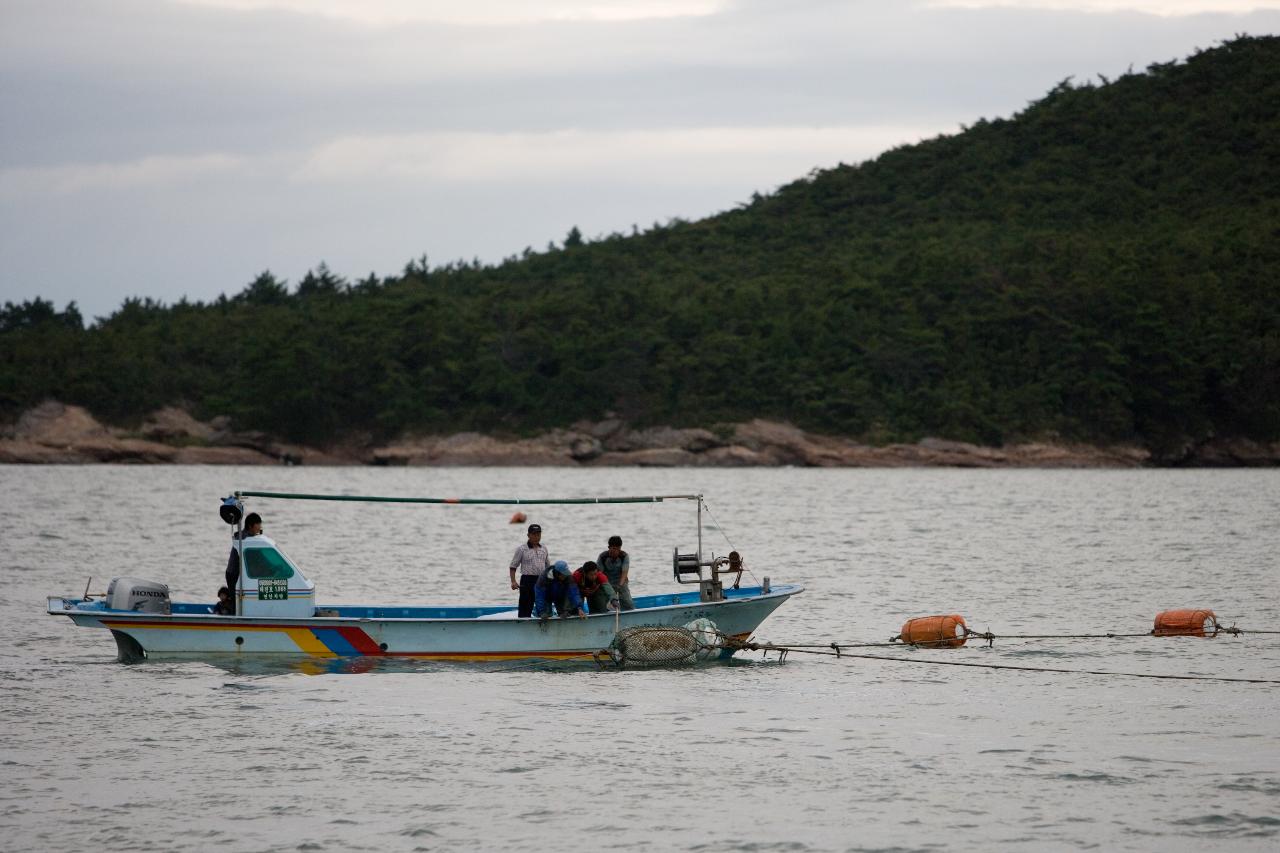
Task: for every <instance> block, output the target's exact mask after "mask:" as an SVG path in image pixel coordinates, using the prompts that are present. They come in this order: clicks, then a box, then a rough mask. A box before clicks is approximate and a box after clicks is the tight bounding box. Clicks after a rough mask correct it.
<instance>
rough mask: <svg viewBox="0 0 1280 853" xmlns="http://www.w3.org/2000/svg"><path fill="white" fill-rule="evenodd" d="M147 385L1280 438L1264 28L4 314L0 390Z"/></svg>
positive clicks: (127, 396) (1132, 436) (262, 410)
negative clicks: (555, 212)
mask: <svg viewBox="0 0 1280 853" xmlns="http://www.w3.org/2000/svg"><path fill="white" fill-rule="evenodd" d="M47 397H53V398H57V399H61V400H63V401H66V402H72V403H78V404H82V405H85V406H87V407H88V408H89V409H90V410H91V411H93V412H94V413H95V414H97V415H98V416H100V417H103V418H106V419H109V420H112V421H114V422H117V423H124V424H128V423H131V422H136V421H138V420H139V419H140V418H141V417H142V416H143V415H144V414H145V413H146V412H149V411H151V410H153V409H155V408H157V407H159V406H162V405H166V404H175V403H178V404H185V405H187V406H189V407H190V408H191V409H192V411H193V412H194V413H195V414H196V415H198V416H203V417H210V416H213V415H219V414H225V415H229V416H230V417H231V418H232V419H233V422H234V423H235V424H237V425H239V426H241V427H244V428H253V429H261V430H265V431H268V432H271V433H273V434H276V435H279V436H281V437H287V438H290V439H294V440H300V441H307V442H318V443H323V442H327V441H331V440H335V439H339V438H347V439H350V438H356V439H359V438H363V437H368V438H377V437H386V436H390V435H394V434H397V433H400V432H403V431H455V430H460V429H477V430H484V431H495V432H507V433H527V432H530V431H536V430H541V429H545V428H548V427H555V426H564V425H567V424H570V423H572V422H574V421H576V420H579V419H582V418H599V417H601V416H602V414H603V413H604V412H606V411H613V412H616V413H618V414H619V415H621V416H623V417H625V418H627V419H630V420H631V421H633V422H635V423H638V424H645V423H669V424H674V425H712V424H715V423H718V422H725V421H740V420H745V419H750V418H752V417H771V418H778V419H785V420H790V421H792V422H793V423H796V424H797V425H800V426H803V427H805V428H808V429H812V430H816V431H825V432H829V433H838V434H843V435H850V436H857V437H862V438H864V439H866V440H868V441H871V442H887V441H893V440H914V439H918V438H920V437H923V436H926V435H934V436H941V437H947V438H953V439H959V440H968V441H975V442H980V443H985V444H993V445H998V444H1002V443H1006V442H1010V441H1013V440H1027V439H1035V438H1044V437H1058V438H1062V439H1073V440H1083V441H1093V442H1112V441H1137V442H1140V443H1143V444H1145V445H1146V446H1148V447H1150V448H1151V449H1153V450H1154V451H1156V452H1157V453H1176V452H1177V450H1178V448H1180V447H1183V446H1185V445H1187V444H1188V443H1194V442H1197V441H1201V440H1203V439H1205V438H1207V437H1210V436H1215V435H1227V436H1244V437H1252V438H1256V439H1266V440H1275V439H1277V438H1280V38H1276V37H1261V38H1255V37H1247V36H1245V37H1240V38H1237V39H1235V40H1233V41H1230V42H1227V43H1225V44H1223V45H1221V46H1219V47H1217V48H1214V49H1211V50H1207V51H1203V52H1200V53H1197V54H1196V55H1194V56H1192V57H1190V58H1189V59H1188V60H1187V61H1185V62H1182V63H1168V64H1160V65H1153V66H1151V67H1150V68H1148V69H1147V70H1146V71H1145V72H1143V73H1129V74H1126V75H1125V76H1123V77H1121V78H1119V79H1117V80H1114V81H1105V80H1104V81H1101V82H1100V83H1099V84H1093V83H1083V84H1075V83H1073V82H1071V81H1069V80H1068V81H1064V82H1063V83H1061V84H1060V85H1058V86H1057V87H1055V88H1054V89H1053V90H1052V91H1050V92H1049V93H1048V95H1047V96H1045V97H1044V98H1043V99H1041V100H1039V101H1037V102H1035V103H1033V104H1031V105H1030V106H1029V107H1028V108H1027V109H1025V110H1024V111H1023V112H1021V113H1019V114H1018V115H1016V116H1015V117H1013V118H1011V119H1008V120H992V121H988V120H985V119H983V120H979V121H977V122H976V123H975V124H974V125H973V126H971V127H968V128H966V129H965V130H964V132H962V133H959V134H957V135H954V136H944V137H939V138H936V139H932V140H928V141H926V142H923V143H920V144H917V145H912V146H907V147H902V148H898V149H895V150H893V151H890V152H888V153H886V154H884V155H882V156H880V157H879V158H877V159H875V160H873V161H869V162H867V163H863V164H861V165H856V166H849V165H841V166H839V167H837V168H834V169H830V170H822V171H814V172H813V173H811V174H810V175H808V176H806V177H804V178H802V179H800V180H797V181H795V182H794V183H791V184H788V185H787V186H784V187H782V188H780V189H779V190H777V191H776V192H773V193H770V194H768V195H759V194H757V195H755V196H753V197H752V199H751V201H750V202H749V203H746V204H744V205H742V206H740V207H739V208H737V209H735V210H732V211H729V212H726V213H723V214H721V215H718V216H714V217H711V218H708V219H705V220H701V221H698V222H684V221H679V220H676V221H672V222H669V223H666V224H655V225H654V226H653V227H652V228H650V229H648V230H646V231H644V232H643V233H640V232H639V231H638V230H637V232H636V233H634V234H631V235H626V236H624V235H621V234H613V235H608V236H602V237H599V238H596V239H585V238H584V237H583V235H582V234H581V232H580V231H579V230H578V229H577V228H576V227H575V228H574V229H573V230H572V231H571V232H570V234H569V235H568V237H567V238H566V240H565V241H564V245H563V246H562V247H560V248H555V247H549V250H548V251H546V252H543V253H535V252H533V251H531V250H526V251H525V252H524V254H523V255H522V256H520V257H512V258H509V259H507V260H506V261H504V262H502V263H500V264H497V265H491V266H486V265H483V264H480V263H478V262H476V263H465V262H464V263H450V264H445V265H443V266H435V267H430V266H429V265H428V263H427V259H426V258H425V257H423V258H421V259H418V260H415V261H413V262H411V263H410V264H408V265H407V266H406V267H405V268H404V270H403V271H402V272H401V273H400V274H399V275H395V276H388V277H382V278H379V277H376V276H373V275H370V276H369V277H368V278H366V279H364V280H361V281H357V282H349V281H347V280H344V279H342V278H340V277H338V276H335V275H334V274H333V273H332V272H331V271H330V270H328V269H327V268H326V267H325V266H324V265H323V264H322V265H320V266H319V267H318V268H317V269H316V270H313V271H311V272H309V273H307V274H306V275H305V276H304V277H303V278H302V279H301V280H300V281H298V282H297V284H296V286H294V287H292V288H290V287H289V286H287V285H286V283H285V282H283V281H281V280H279V279H277V278H276V277H275V276H274V275H272V274H271V273H270V272H264V273H262V274H261V275H260V276H258V277H257V278H256V279H254V281H253V282H251V283H250V284H249V285H248V286H247V287H246V288H245V289H244V290H243V291H241V292H240V293H239V294H237V295H235V296H233V297H230V298H228V297H222V298H219V299H218V300H216V301H214V302H211V303H200V302H187V301H182V302H179V303H177V304H173V305H164V304H161V303H158V302H155V301H152V300H149V299H141V300H139V299H130V300H127V301H126V302H125V303H124V304H123V305H122V306H121V307H120V308H119V310H117V311H116V312H115V313H113V314H112V315H111V316H110V317H106V318H102V319H100V320H98V321H97V322H94V323H93V324H91V325H90V326H88V327H87V328H86V327H85V326H84V323H83V319H82V318H81V316H80V313H79V311H78V310H77V308H76V306H75V305H74V303H73V304H71V305H68V306H67V307H66V309H65V310H63V311H61V312H59V311H57V310H55V308H54V306H53V305H52V304H51V303H49V302H47V301H44V300H41V299H36V300H34V301H31V302H25V303H23V304H20V305H15V304H12V303H8V304H6V305H5V306H4V308H3V310H0V415H3V416H7V417H12V416H14V415H16V413H18V412H20V411H21V410H23V409H24V408H26V407H28V406H30V405H32V404H34V403H36V402H39V401H40V400H41V399H44V398H47Z"/></svg>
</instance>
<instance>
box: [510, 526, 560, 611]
mask: <svg viewBox="0 0 1280 853" xmlns="http://www.w3.org/2000/svg"><path fill="white" fill-rule="evenodd" d="M550 566H551V557H550V555H549V554H548V553H547V549H546V547H545V546H543V544H542V528H541V527H540V526H539V525H537V524H530V525H529V538H528V539H527V540H526V541H525V543H524V544H523V545H519V546H517V547H516V553H515V556H514V557H512V558H511V566H510V567H509V568H510V570H511V588H512V589H516V590H519V591H520V603H519V609H518V610H517V612H516V615H517V616H519V617H520V618H521V619H528V618H529V617H530V616H531V615H533V600H534V586H535V585H536V584H537V582H538V577H539V576H540V575H542V574H543V573H544V572H546V570H547V569H548V568H549V567H550ZM517 571H519V573H520V578H519V580H517V579H516V572H517Z"/></svg>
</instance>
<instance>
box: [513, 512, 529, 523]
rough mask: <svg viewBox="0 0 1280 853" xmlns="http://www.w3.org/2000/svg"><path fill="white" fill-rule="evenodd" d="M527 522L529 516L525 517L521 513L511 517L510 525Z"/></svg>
mask: <svg viewBox="0 0 1280 853" xmlns="http://www.w3.org/2000/svg"><path fill="white" fill-rule="evenodd" d="M528 520H529V516H527V515H525V514H524V513H523V512H517V513H516V514H515V515H513V516H511V523H512V524H524V523H525V522H526V521H528Z"/></svg>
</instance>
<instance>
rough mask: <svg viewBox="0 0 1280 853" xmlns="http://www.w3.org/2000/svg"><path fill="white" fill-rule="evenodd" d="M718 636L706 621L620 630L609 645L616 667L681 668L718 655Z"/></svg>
mask: <svg viewBox="0 0 1280 853" xmlns="http://www.w3.org/2000/svg"><path fill="white" fill-rule="evenodd" d="M720 648H721V647H720V632H719V631H718V630H716V626H715V623H714V622H712V621H711V620H710V619H696V620H694V621H693V622H690V623H689V624H688V625H685V626H684V627H677V626H666V625H641V626H639V627H636V628H623V629H622V630H621V631H619V632H618V633H617V634H616V635H614V638H613V642H612V643H611V644H610V645H609V656H610V657H611V658H613V660H614V663H616V664H617V665H618V666H619V667H627V666H641V667H653V666H683V665H686V664H691V663H697V662H698V661H703V660H708V659H710V658H711V657H713V656H715V655H716V654H717V653H719V651H720Z"/></svg>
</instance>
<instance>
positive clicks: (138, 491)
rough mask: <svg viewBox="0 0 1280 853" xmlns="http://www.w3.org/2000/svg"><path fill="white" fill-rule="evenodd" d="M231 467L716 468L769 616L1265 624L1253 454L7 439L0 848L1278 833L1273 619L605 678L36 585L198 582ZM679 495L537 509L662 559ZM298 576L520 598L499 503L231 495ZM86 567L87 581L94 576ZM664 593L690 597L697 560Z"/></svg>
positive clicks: (688, 846) (577, 551)
mask: <svg viewBox="0 0 1280 853" xmlns="http://www.w3.org/2000/svg"><path fill="white" fill-rule="evenodd" d="M234 489H245V490H251V489H252V490H275V491H294V492H309V493H313V492H325V493H350V494H377V495H409V496H436V497H448V496H458V497H526V498H527V497H548V496H573V497H578V496H594V495H640V494H646V495H648V494H689V493H703V494H705V495H706V501H707V506H708V508H709V512H708V513H705V514H704V515H703V519H702V520H703V522H704V527H703V537H704V540H703V549H704V551H705V552H708V553H710V552H713V551H714V552H715V553H716V554H724V553H727V552H728V551H729V550H730V549H731V548H733V549H737V550H739V551H740V552H741V553H742V554H743V556H744V558H745V559H746V563H747V566H748V568H749V570H750V573H751V574H750V575H748V576H747V578H746V581H747V582H748V583H754V582H758V581H759V580H760V579H761V578H763V577H764V576H768V577H770V578H771V580H772V581H773V582H774V583H783V582H786V583H799V584H802V585H803V586H804V587H805V588H806V591H805V592H804V594H803V595H800V596H798V597H796V598H793V599H792V600H790V601H789V602H787V603H786V604H785V605H784V606H783V607H782V608H781V609H780V610H778V611H777V612H776V613H775V614H774V615H773V616H771V617H770V618H769V620H768V621H767V622H765V624H764V625H763V626H762V628H761V629H760V631H759V632H758V635H757V636H758V638H760V639H763V640H769V641H773V642H776V643H803V644H820V643H830V642H833V641H834V642H841V643H862V642H883V641H886V640H888V639H889V638H890V637H891V636H893V635H895V634H896V633H897V632H898V630H899V629H900V627H901V625H902V623H903V621H905V620H906V619H907V618H910V617H912V616H921V615H931V614H937V613H960V614H962V615H963V616H964V617H965V618H966V619H967V620H968V622H969V625H970V627H971V628H973V629H975V630H990V631H992V632H994V633H996V634H1087V633H1095V634H1096V633H1107V632H1112V633H1142V632H1145V631H1148V630H1149V629H1150V627H1151V623H1152V619H1153V617H1154V615H1155V613H1156V612H1157V611H1159V610H1163V609H1169V608H1173V607H1208V608H1212V609H1214V610H1215V611H1216V612H1217V614H1218V617H1219V619H1220V620H1221V621H1223V622H1224V623H1225V624H1231V623H1237V624H1238V625H1239V626H1240V627H1243V628H1252V629H1258V630H1276V629H1280V579H1278V578H1280V572H1278V571H1277V554H1278V553H1280V474H1278V473H1277V472H1273V471H973V470H896V471H895V470H795V469H770V470H700V469H698V470H695V469H661V470H655V469H648V470H646V469H614V468H611V469H599V470H592V469H573V470H562V469H545V468H544V469H536V468H534V469H492V468H490V469H462V468H452V469H422V468H415V469H366V468H313V469H306V468H279V469H275V468H244V469H241V468H207V467H115V466H100V467H20V466H8V467H0V494H2V495H3V496H4V531H3V533H0V577H3V579H4V587H3V589H4V592H3V594H2V595H0V731H2V732H3V737H2V738H0V848H3V849H8V850H35V849H40V850H86V849H95V850H126V849H128V850H134V849H151V850H159V849H163V850H203V849H209V848H213V847H215V846H216V847H218V848H220V849H228V850H335V851H336V850H377V851H383V850H441V849H449V850H481V849H496V848H506V849H517V850H542V849H561V850H597V849H608V850H643V851H665V850H687V851H738V850H741V851H773V850H777V851H828V850H831V851H845V850H899V851H907V850H940V849H946V850H1073V849H1090V848H1092V849H1101V850H1156V849H1159V850H1165V851H1176V850H1200V849H1204V848H1215V849H1230V850H1275V849H1277V848H1278V847H1280V685H1276V684H1248V683H1238V682H1234V683H1233V682H1216V681H1174V680H1153V679H1139V678H1130V677H1122V676H1104V675H1082V674H1066V673H1052V672H1037V671H1023V670H1005V669H985V668H977V667H954V666H933V665H929V664H927V663H922V662H926V661H956V662H965V663H989V664H1000V665H1006V666H1020V667H1031V668H1035V667H1039V668H1041V669H1073V670H1106V671H1113V672H1125V673H1149V674H1169V675H1198V676H1217V677H1227V678H1262V679H1273V680H1280V636H1278V635H1265V634H1255V635H1246V636H1244V637H1239V638H1234V637H1219V638H1217V639H1196V638H1151V637H1138V638H1115V639H1093V640H1052V641H1026V640H997V641H996V643H995V645H994V647H992V648H987V647H986V645H985V644H982V643H971V644H969V645H967V646H966V647H965V648H962V649H956V650H913V649H902V648H890V649H880V648H872V649H862V650H858V649H850V650H849V651H850V652H858V651H863V652H873V653H878V654H889V655H893V656H895V657H896V658H897V660H894V661H880V660H869V659H865V658H853V657H842V658H839V659H836V658H833V657H824V656H816V655H804V654H800V653H792V654H791V655H790V656H788V657H787V658H786V660H785V661H779V660H778V659H777V655H776V654H775V655H770V656H769V657H768V658H766V659H763V660H762V659H761V655H760V654H758V653H756V654H748V655H742V656H740V659H739V661H738V662H735V663H734V664H731V665H723V664H721V665H711V666H701V667H696V668H690V669H677V670H656V671H655V670H649V671H638V670H637V671H630V670H628V671H616V670H612V669H606V670H597V669H595V668H594V667H585V666H584V667H575V668H568V669H565V668H558V667H550V666H545V665H537V664H534V665H529V664H520V663H517V664H513V663H506V664H501V665H484V666H469V665H459V664H440V663H414V662H397V663H391V664H387V663H384V662H379V661H372V660H370V659H362V660H355V661H337V662H328V663H326V662H316V661H290V662H267V663H253V662H247V663H236V662H235V661H220V662H216V663H210V662H204V661H160V660H151V661H147V662H145V663H142V664H139V665H133V666H127V665H122V664H118V663H116V662H115V645H114V643H113V641H112V640H111V637H110V635H109V634H108V633H107V632H106V631H102V630H89V629H83V628H77V627H75V626H73V625H72V624H71V623H70V621H69V620H67V619H65V618H61V617H53V616H48V615H46V614H45V613H44V607H45V601H44V597H45V596H46V595H50V594H67V595H75V594H80V593H82V592H83V591H84V589H85V586H86V582H88V586H89V588H90V591H98V592H100V591H102V590H105V588H106V585H107V583H108V581H109V579H110V578H111V577H113V576H118V575H129V576H137V577H143V578H148V579H153V580H159V581H163V582H166V583H168V584H169V585H170V587H171V589H172V593H173V596H174V598H175V599H177V600H200V601H208V602H209V603H212V602H213V601H214V598H215V592H216V590H217V588H218V586H219V585H220V584H221V583H222V573H223V568H224V566H225V563H226V557H227V552H228V546H229V541H230V540H229V528H227V527H226V525H224V524H223V523H222V522H221V520H219V518H218V515H217V507H218V499H219V498H220V497H222V496H224V495H226V494H228V493H230V492H231V491H232V490H234ZM694 507H695V505H694V504H693V503H688V502H667V503H662V504H655V505H628V506H549V507H542V506H533V507H526V508H523V509H524V511H525V512H527V513H528V514H529V517H530V518H529V520H530V521H537V522H539V523H540V524H541V525H542V527H543V530H544V531H545V532H544V534H543V541H544V543H545V544H547V545H548V546H549V548H550V551H551V553H552V556H553V557H554V558H564V559H566V560H568V561H570V562H571V563H575V564H577V563H581V562H582V561H584V560H586V559H592V558H594V557H595V555H596V554H597V553H598V552H599V551H601V550H603V548H604V546H605V542H606V540H607V538H608V537H609V536H610V535H611V534H618V535H621V536H622V537H623V539H624V541H625V547H626V549H627V550H628V551H629V552H630V553H631V555H632V579H633V580H632V586H633V591H634V592H635V594H637V595H640V594H646V593H652V592H659V591H670V590H672V589H673V588H675V587H674V583H673V580H672V573H671V555H672V551H673V549H675V548H677V547H678V548H679V549H680V550H681V551H682V552H684V551H691V550H694V549H695V548H696V547H697V544H698V543H697V524H696V522H697V516H696V512H695V509H694ZM250 508H251V509H252V510H255V511H258V512H260V513H261V514H262V515H263V517H264V520H265V525H264V526H265V531H266V533H267V534H268V535H270V536H272V537H274V538H275V539H276V540H277V541H278V542H279V543H280V544H281V546H282V547H283V548H284V549H285V550H286V551H287V552H288V553H289V554H290V555H291V556H292V557H293V558H294V559H295V561H297V562H298V563H299V564H300V565H301V566H302V567H303V568H304V571H306V572H307V574H308V576H309V577H311V578H312V579H313V580H315V581H316V584H317V598H318V601H319V602H320V603H321V604H324V603H338V602H363V603H392V602H402V601H403V602H410V603H421V604H425V603H432V602H440V603H457V604H460V603H468V602H478V603H487V604H500V603H504V602H505V603H510V602H513V600H514V594H513V593H512V592H511V590H510V588H509V584H508V575H507V568H506V567H507V564H508V562H509V560H510V558H511V554H512V552H513V550H514V549H515V547H516V545H517V544H518V543H519V542H520V541H521V539H522V534H523V525H513V524H511V523H509V519H510V516H511V513H512V511H513V509H514V508H513V507H503V506H412V505H370V504H348V503H341V504H334V503H297V502H288V503H286V502H281V501H274V500H255V501H253V502H252V503H251V506H250ZM90 578H92V580H91V581H90ZM683 589H685V590H687V589H688V587H684V588H683Z"/></svg>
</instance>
